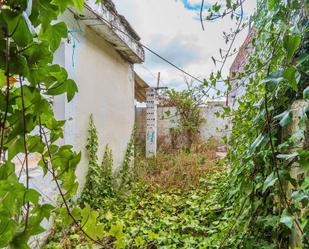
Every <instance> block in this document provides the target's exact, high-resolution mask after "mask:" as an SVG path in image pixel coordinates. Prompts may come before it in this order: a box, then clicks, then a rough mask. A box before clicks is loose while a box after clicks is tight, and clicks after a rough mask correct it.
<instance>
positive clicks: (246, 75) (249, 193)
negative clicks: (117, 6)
mask: <svg viewBox="0 0 309 249" xmlns="http://www.w3.org/2000/svg"><path fill="white" fill-rule="evenodd" d="M242 3H243V1H231V0H227V1H226V3H225V6H224V5H219V4H214V5H213V7H212V9H211V10H210V15H209V16H208V18H207V19H209V20H214V19H216V18H221V17H225V16H227V15H229V14H231V15H232V16H233V18H234V19H236V22H237V30H236V31H235V32H234V33H232V34H230V35H227V36H226V39H227V41H230V42H231V43H232V44H233V42H234V40H235V37H236V35H237V34H238V33H239V32H240V31H241V29H242V28H244V26H245V25H243V17H244V11H243V7H242ZM68 5H73V6H75V7H76V8H78V9H79V10H81V9H82V7H83V1H78V0H74V1H62V0H61V1H60V0H53V1H49V0H48V1H45V0H44V1H43V0H36V1H34V4H33V6H32V14H31V15H30V16H28V15H27V7H28V6H27V1H21V0H20V1H19V0H14V1H10V0H8V1H0V8H1V12H0V27H1V29H0V51H1V57H0V83H1V90H0V111H1V112H0V119H1V123H0V125H1V129H0V159H1V161H0V164H1V166H0V199H1V202H0V235H1V236H0V247H9V248H18V249H19V248H29V246H28V241H29V238H30V237H31V236H33V235H37V234H40V233H42V232H43V231H44V229H43V228H42V227H41V226H40V225H41V222H42V220H43V219H44V218H49V217H50V214H51V212H52V211H54V212H55V215H56V224H55V225H56V226H58V227H55V230H54V234H53V236H52V237H51V238H50V241H49V243H48V245H46V248H92V247H98V248H115V247H116V248H246V249H247V248H279V249H281V248H282V249H287V248H289V247H294V248H297V247H298V248H309V214H308V204H309V184H308V170H309V168H308V166H309V164H308V162H309V151H308V149H309V148H308V141H305V139H306V138H308V130H307V129H308V115H309V106H308V100H309V84H308V82H309V78H308V74H309V72H308V67H309V56H308V1H307V0H304V1H299V0H286V1H276V0H260V1H258V9H257V12H256V14H255V16H254V17H253V19H252V23H253V24H254V25H253V31H252V34H251V35H252V37H251V43H250V45H249V49H248V51H249V54H248V55H247V56H248V63H247V64H246V65H245V66H244V68H243V71H242V72H235V73H234V74H232V76H231V77H232V78H227V79H223V78H222V68H223V66H224V63H225V62H226V58H227V57H229V56H230V52H231V50H230V49H229V50H228V51H227V54H226V56H223V58H222V59H223V66H222V68H221V70H220V71H219V72H218V73H217V75H214V74H212V75H211V77H210V79H209V81H205V84H204V86H205V87H207V90H204V91H202V90H201V92H199V94H201V93H202V94H204V95H205V94H206V95H207V92H208V90H209V89H210V88H215V86H216V83H218V82H219V81H220V82H222V81H224V82H226V83H227V85H228V89H230V88H231V83H232V82H235V81H238V82H240V83H238V84H236V87H237V88H238V87H242V86H244V85H245V89H246V91H245V93H244V95H243V96H242V97H241V98H239V99H238V100H237V101H238V102H239V108H238V109H237V110H229V109H228V108H226V110H225V114H228V115H229V116H232V117H233V131H232V134H231V138H230V153H229V161H228V165H229V166H230V168H231V171H228V173H229V174H228V176H227V174H226V171H225V170H223V169H224V167H223V166H222V165H220V164H219V165H218V164H216V163H215V162H209V158H208V157H207V155H205V154H204V153H203V154H185V153H180V154H175V155H173V156H170V155H160V154H159V157H158V158H157V159H151V160H145V159H141V158H139V161H138V162H137V164H136V166H135V168H134V169H135V171H132V172H135V173H136V176H135V178H132V175H131V174H130V172H129V168H130V162H131V159H132V157H133V155H132V153H133V150H132V146H133V138H134V135H132V139H131V141H130V143H129V146H128V151H127V154H126V159H125V161H124V165H123V167H122V170H121V171H120V174H119V176H117V177H114V176H113V175H112V173H111V166H112V159H111V158H112V157H111V151H110V150H109V149H108V148H106V149H105V154H104V158H103V162H102V165H100V164H99V163H98V158H97V148H98V147H97V146H98V142H97V134H96V131H95V127H94V125H93V123H91V127H90V138H89V140H88V146H87V149H88V153H89V176H88V179H87V185H86V188H85V190H84V194H83V196H82V204H81V205H77V204H74V205H72V207H70V206H69V204H68V200H70V199H71V197H72V196H74V195H75V193H76V189H77V187H78V185H77V182H76V178H75V169H76V166H77V164H78V162H79V160H80V154H79V153H76V152H74V151H72V146H69V145H64V146H59V145H57V144H56V141H57V140H58V139H59V138H62V136H63V132H62V127H63V125H64V121H57V120H56V119H55V118H54V115H53V111H52V108H51V104H50V103H49V102H48V100H47V99H46V96H54V95H59V94H63V93H65V94H66V95H67V99H68V101H70V100H72V98H73V96H74V94H75V93H76V91H77V87H76V85H75V83H74V81H72V80H71V79H69V78H68V75H67V73H66V71H65V69H64V68H62V67H60V66H59V65H53V64H52V61H53V54H54V52H55V50H56V49H57V47H58V46H59V44H60V42H61V39H62V38H65V37H66V36H67V28H66V25H65V24H64V23H54V21H55V20H56V19H57V17H58V16H59V15H60V14H61V13H62V12H63V11H64V10H65V9H66V7H67V6H68ZM25 13H26V14H25ZM231 48H232V46H231ZM26 82H27V83H26ZM199 89H200V88H199ZM186 94H187V93H186ZM186 94H185V95H184V96H182V95H181V94H179V93H176V92H171V95H173V97H175V99H177V101H179V103H180V104H179V106H181V108H184V110H185V111H187V110H189V112H190V115H189V116H188V117H189V120H186V119H184V120H185V121H184V122H183V123H180V127H181V129H182V132H184V133H186V134H187V136H188V148H190V149H191V145H192V140H193V134H195V132H196V130H197V127H198V124H199V122H200V116H199V114H198V113H197V112H195V111H193V112H192V113H191V108H192V107H194V108H193V110H196V109H195V105H194V102H192V101H185V102H184V103H182V100H185V99H186V98H187V95H186ZM189 94H191V93H189ZM174 95H175V96H174ZM177 103H178V102H177ZM296 104H297V105H296ZM179 110H180V109H179ZM185 118H186V117H185ZM196 120H197V121H196ZM292 121H294V124H293V126H292V123H293V122H292ZM37 130H38V132H36V131H37ZM18 153H22V154H24V158H25V160H24V162H25V163H24V169H25V170H24V171H25V174H26V183H25V184H23V183H21V182H20V179H19V178H18V177H17V176H16V174H15V166H14V163H13V161H12V159H13V158H14V156H15V155H16V154H18ZM29 153H38V154H40V155H41V156H40V158H41V161H40V163H39V165H40V166H41V167H42V169H43V170H44V172H45V173H49V174H51V176H52V177H53V179H54V181H55V182H56V184H57V188H58V191H59V193H60V197H61V205H60V207H59V208H56V207H53V206H51V205H47V204H40V202H39V199H40V193H39V192H38V191H36V190H34V189H30V187H29V168H28V166H29V165H28V155H29ZM102 172H104V173H102ZM118 179H121V180H122V181H121V182H122V184H124V186H128V187H126V188H117V190H121V191H116V190H115V189H114V188H113V189H112V185H111V182H112V181H116V182H117V180H118ZM98 184H99V186H97V185H98ZM101 184H102V185H101ZM104 185H105V187H104ZM111 193H113V194H111ZM92 194H93V195H92ZM91 206H92V207H94V208H95V209H91Z"/></svg>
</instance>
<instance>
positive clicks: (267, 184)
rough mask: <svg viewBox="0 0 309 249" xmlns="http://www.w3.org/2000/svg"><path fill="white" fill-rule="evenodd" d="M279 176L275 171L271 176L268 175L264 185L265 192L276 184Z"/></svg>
mask: <svg viewBox="0 0 309 249" xmlns="http://www.w3.org/2000/svg"><path fill="white" fill-rule="evenodd" d="M277 180H278V178H277V177H276V176H275V174H274V172H272V173H271V174H270V175H269V176H267V178H266V180H265V182H264V185H263V190H262V193H264V192H265V191H266V190H267V189H268V188H270V187H272V186H274V184H275V183H276V181H277Z"/></svg>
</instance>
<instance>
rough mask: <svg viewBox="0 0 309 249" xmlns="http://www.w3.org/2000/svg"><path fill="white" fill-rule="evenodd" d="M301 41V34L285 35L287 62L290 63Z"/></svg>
mask: <svg viewBox="0 0 309 249" xmlns="http://www.w3.org/2000/svg"><path fill="white" fill-rule="evenodd" d="M300 43H301V34H298V33H296V34H291V35H288V36H287V37H285V40H284V47H285V50H286V52H287V62H288V63H290V62H291V60H292V57H293V56H294V53H295V51H296V50H297V49H298V47H299V45H300Z"/></svg>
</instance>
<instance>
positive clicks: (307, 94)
mask: <svg viewBox="0 0 309 249" xmlns="http://www.w3.org/2000/svg"><path fill="white" fill-rule="evenodd" d="M303 98H304V99H305V100H309V86H307V87H306V88H305V90H304V92H303Z"/></svg>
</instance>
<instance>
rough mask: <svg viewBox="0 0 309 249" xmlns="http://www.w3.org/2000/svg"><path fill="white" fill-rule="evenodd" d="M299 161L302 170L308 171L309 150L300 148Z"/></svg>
mask: <svg viewBox="0 0 309 249" xmlns="http://www.w3.org/2000/svg"><path fill="white" fill-rule="evenodd" d="M298 153H299V160H298V163H299V165H300V171H301V172H302V173H306V172H307V171H308V170H309V151H307V150H300V151H298Z"/></svg>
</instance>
